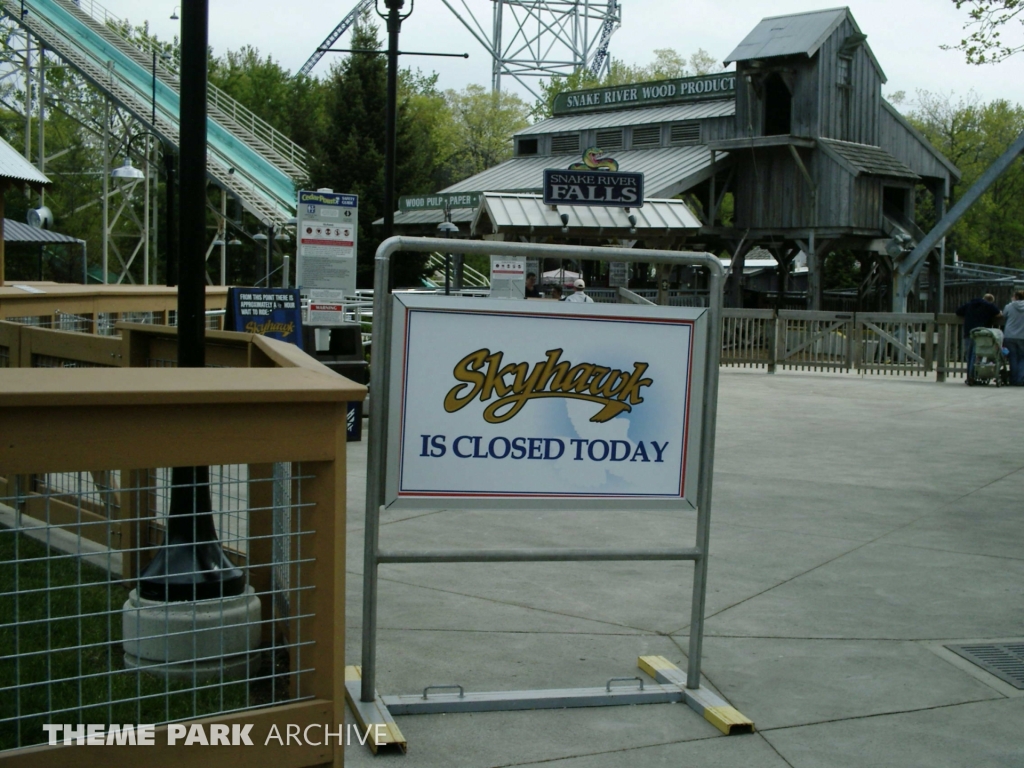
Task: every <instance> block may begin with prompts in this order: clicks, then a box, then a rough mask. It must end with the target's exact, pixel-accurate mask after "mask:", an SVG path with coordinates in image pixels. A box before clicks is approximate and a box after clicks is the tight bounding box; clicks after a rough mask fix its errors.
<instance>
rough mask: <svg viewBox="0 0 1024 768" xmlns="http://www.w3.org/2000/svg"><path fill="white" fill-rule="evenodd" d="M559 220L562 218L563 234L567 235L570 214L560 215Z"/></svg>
mask: <svg viewBox="0 0 1024 768" xmlns="http://www.w3.org/2000/svg"><path fill="white" fill-rule="evenodd" d="M558 218H560V219H561V220H562V232H563V234H564V233H567V232H568V231H569V214H568V213H560V214H559V215H558Z"/></svg>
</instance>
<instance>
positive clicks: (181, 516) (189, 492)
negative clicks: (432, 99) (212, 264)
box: [139, 0, 245, 602]
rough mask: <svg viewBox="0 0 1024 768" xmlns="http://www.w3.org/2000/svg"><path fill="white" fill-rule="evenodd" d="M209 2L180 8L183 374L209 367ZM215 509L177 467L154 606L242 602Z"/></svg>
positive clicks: (152, 569) (195, 472)
mask: <svg viewBox="0 0 1024 768" xmlns="http://www.w3.org/2000/svg"><path fill="white" fill-rule="evenodd" d="M208 15H209V9H208V0H190V1H189V2H188V3H185V4H184V5H183V6H182V9H181V119H180V122H181V133H180V147H181V155H180V157H181V219H180V222H179V239H180V242H181V254H180V258H179V275H178V277H179V285H178V367H179V368H202V367H204V366H205V365H206V347H205V345H206V330H205V325H206V275H205V272H206V263H205V259H204V255H205V247H204V246H205V240H206V57H207V20H208ZM212 509H213V506H212V504H211V503H210V468H209V467H174V468H173V469H172V470H171V504H170V510H169V511H168V516H167V537H166V540H165V541H164V545H163V546H162V547H160V549H159V550H157V553H156V556H155V557H154V558H153V560H152V562H150V564H149V565H148V566H147V567H146V570H145V571H144V572H143V573H142V575H141V576H140V577H139V595H140V596H141V597H143V598H146V599H149V600H160V601H167V602H170V601H178V600H204V599H209V598H215V597H222V596H225V597H226V596H231V595H240V594H242V592H243V591H244V589H245V574H243V573H242V571H241V570H239V569H238V568H235V567H234V565H233V564H232V563H231V561H230V560H228V559H227V557H226V556H225V554H224V551H223V550H222V549H221V546H220V541H219V540H218V538H217V530H216V528H215V527H214V523H213V515H212Z"/></svg>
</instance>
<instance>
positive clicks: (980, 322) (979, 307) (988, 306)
mask: <svg viewBox="0 0 1024 768" xmlns="http://www.w3.org/2000/svg"><path fill="white" fill-rule="evenodd" d="M995 300H996V297H995V296H993V295H992V294H991V293H986V294H985V295H984V296H982V297H981V298H980V299H971V300H970V301H968V302H967V303H966V304H964V305H962V306H961V307H960V308H958V309H957V311H956V313H957V315H959V316H960V317H962V318H963V319H964V358H965V359H966V360H967V381H966V383H967V384H973V383H974V339H972V338H971V331H973V330H974V329H975V328H991V327H992V324H993V323H994V322H996V321H997V320H999V319H1000V318H1002V316H1003V314H1002V313H1001V312H1000V311H999V307H997V306H996V305H995Z"/></svg>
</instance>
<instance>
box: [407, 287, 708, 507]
mask: <svg viewBox="0 0 1024 768" xmlns="http://www.w3.org/2000/svg"><path fill="white" fill-rule="evenodd" d="M394 300H395V310H394V320H395V328H394V332H393V335H392V342H393V344H392V368H391V371H392V373H391V376H392V379H391V390H390V391H391V398H392V400H391V404H390V411H391V412H392V413H393V414H394V416H393V417H392V418H391V421H390V423H389V447H388V454H389V455H388V495H387V502H388V504H389V505H390V504H397V505H399V506H413V507H425V506H438V505H442V506H447V507H453V506H454V507H460V506H461V507H490V506H502V505H507V506H512V507H515V506H519V507H524V508H525V507H531V506H532V507H551V506H558V507H561V506H572V507H584V508H586V507H609V506H610V507H625V508H637V507H665V506H668V507H671V506H673V505H674V506H675V507H678V506H679V504H680V502H685V503H686V504H687V505H690V506H695V500H696V482H697V481H696V470H697V462H698V454H699V448H698V447H697V446H699V434H698V433H699V424H700V418H699V410H700V406H701V393H702V388H703V360H704V339H705V338H706V328H705V325H706V321H705V317H706V314H705V313H706V310H704V309H702V308H681V307H680V308H673V307H644V308H642V311H641V309H640V308H637V307H629V306H625V305H602V304H575V305H569V304H563V303H556V302H504V301H488V300H481V301H474V302H473V303H472V306H469V305H468V304H467V302H466V301H465V300H462V301H458V300H445V299H443V298H440V297H428V298H424V297H415V296H411V295H408V294H396V295H395V299H394ZM438 339H444V343H443V344H439V343H438V341H437V340H438ZM568 500H572V501H571V504H570V503H566V502H567V501H568Z"/></svg>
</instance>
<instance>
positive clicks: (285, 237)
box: [274, 232, 292, 242]
mask: <svg viewBox="0 0 1024 768" xmlns="http://www.w3.org/2000/svg"><path fill="white" fill-rule="evenodd" d="M274 239H275V240H277V241H278V242H284V241H287V240H291V239H292V238H291V237H290V236H289V234H288V233H287V232H278V233H277V234H276V235H274Z"/></svg>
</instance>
